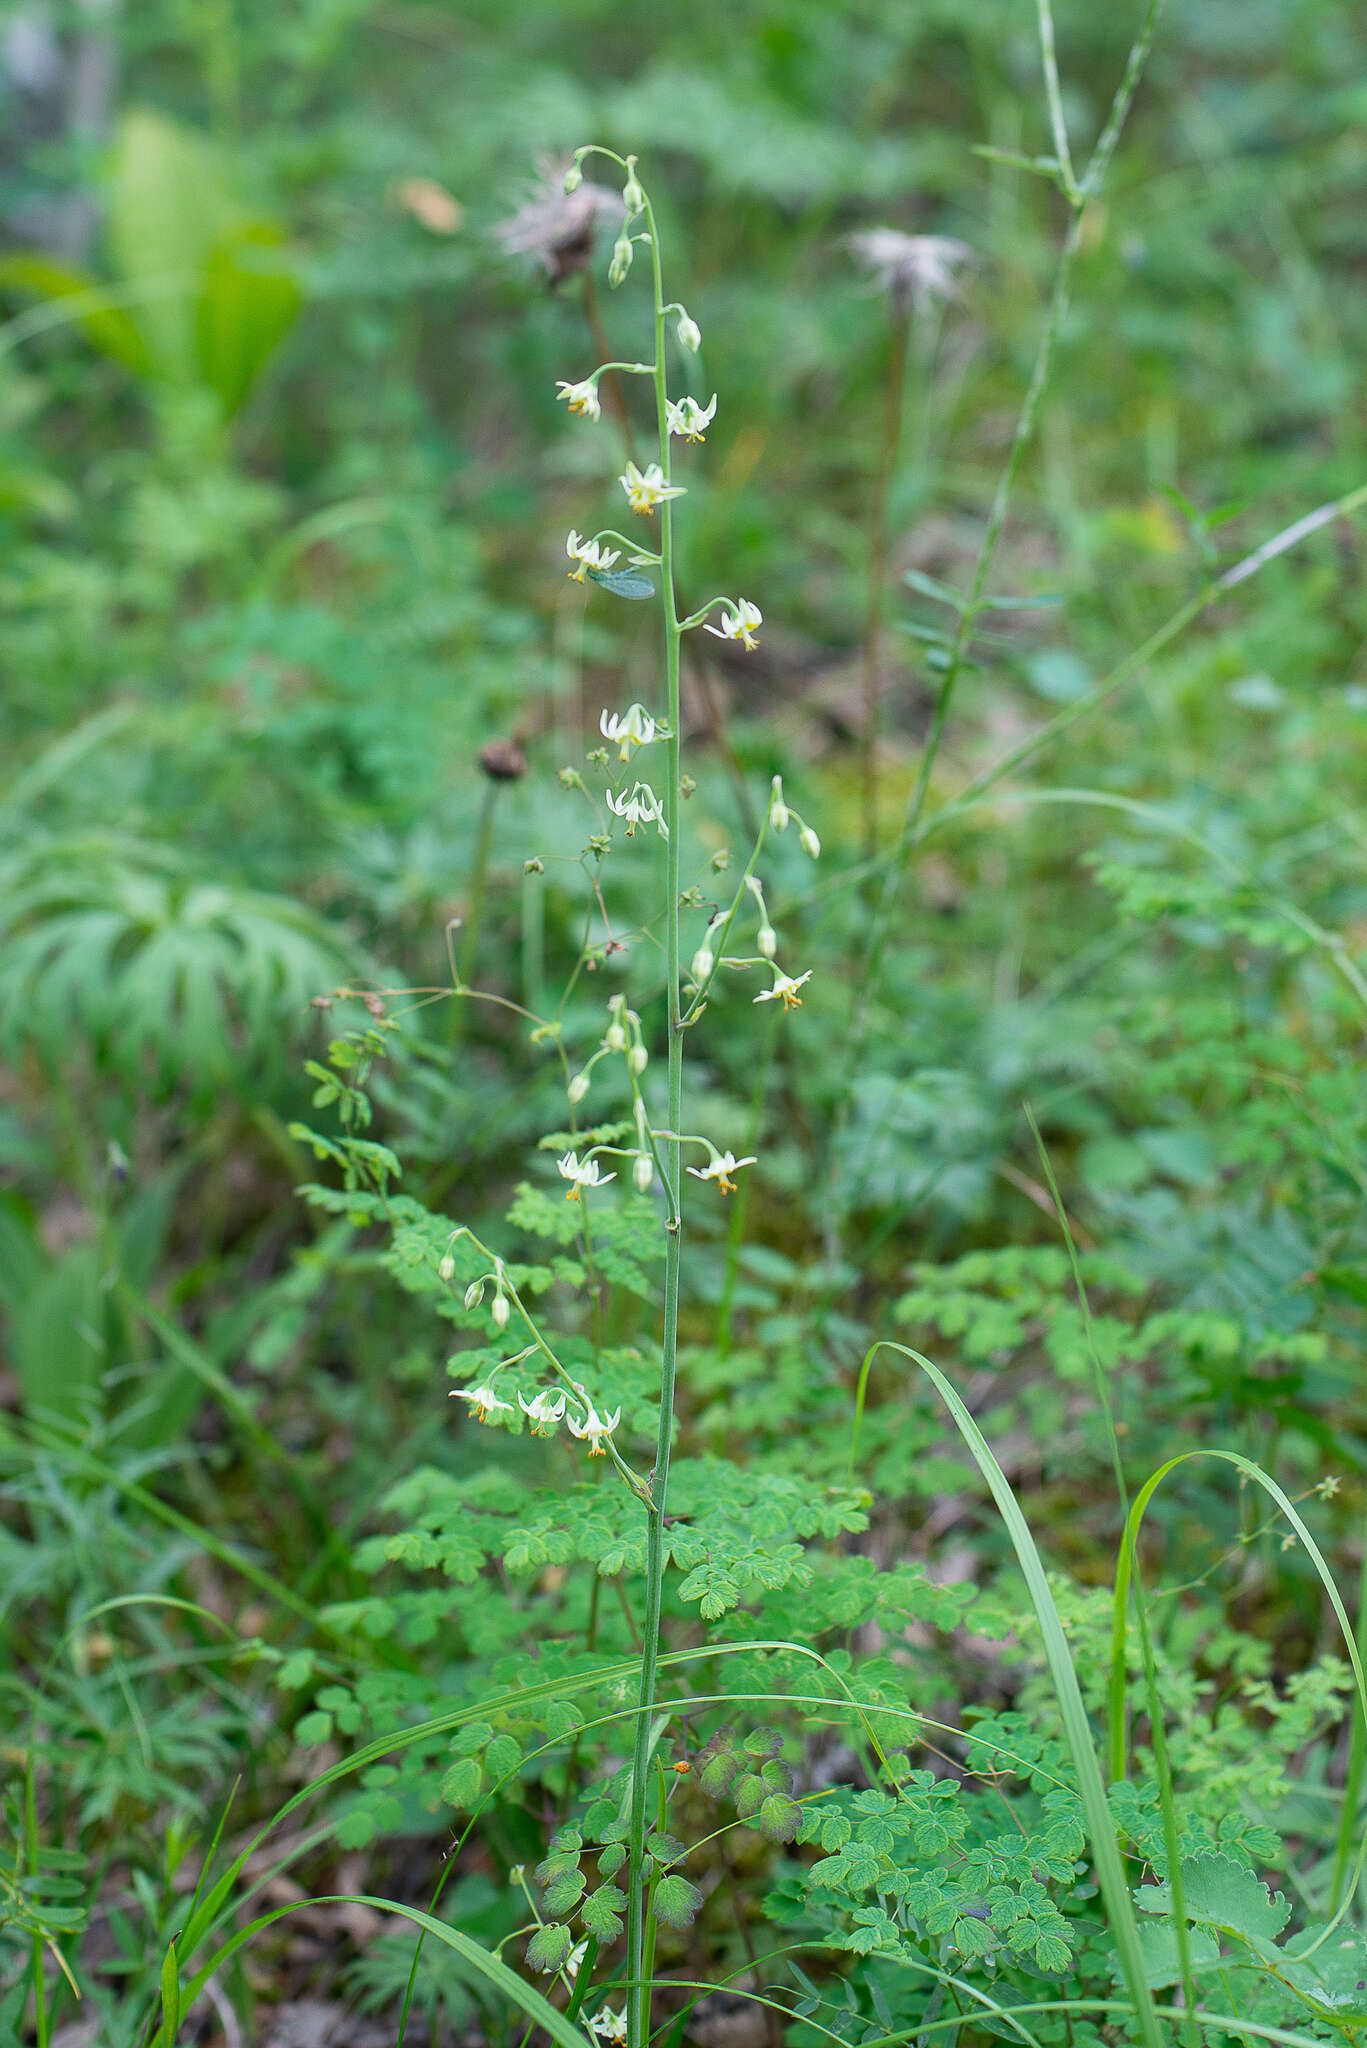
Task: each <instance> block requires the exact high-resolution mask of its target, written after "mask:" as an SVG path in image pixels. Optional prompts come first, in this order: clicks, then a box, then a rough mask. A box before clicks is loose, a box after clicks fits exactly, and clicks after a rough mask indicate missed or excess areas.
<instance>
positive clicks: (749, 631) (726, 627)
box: [703, 597, 764, 648]
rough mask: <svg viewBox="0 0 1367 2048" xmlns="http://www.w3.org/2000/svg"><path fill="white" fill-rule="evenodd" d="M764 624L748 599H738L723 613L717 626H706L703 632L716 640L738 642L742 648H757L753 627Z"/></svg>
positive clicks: (761, 614) (762, 618)
mask: <svg viewBox="0 0 1367 2048" xmlns="http://www.w3.org/2000/svg"><path fill="white" fill-rule="evenodd" d="M763 624H764V614H763V612H762V611H761V610H760V608H759V606H758V605H757V604H751V602H750V600H749V598H747V597H738V598H737V599H736V602H735V607H734V609H733V610H731V611H724V612H723V613H722V615H721V624H720V625H719V626H706V627H704V629H703V630H704V631H705V632H708V633H715V634H716V636H717V638H718V640H739V641H740V643H741V645H742V647H746V648H750V647H756V646H758V644H759V643H758V641H757V640H756V639H755V627H756V626H762V625H763Z"/></svg>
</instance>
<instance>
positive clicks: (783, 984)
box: [755, 967, 812, 1010]
mask: <svg viewBox="0 0 1367 2048" xmlns="http://www.w3.org/2000/svg"><path fill="white" fill-rule="evenodd" d="M811 978H812V970H811V968H810V967H809V968H808V969H807V972H806V973H805V974H799V975H796V976H794V975H791V974H779V973H778V972H777V970H775V973H774V985H773V987H772V988H766V989H765V990H764V991H763V993H762V994H761V995H757V996H756V997H755V1001H756V1002H757V1003H782V1005H783V1007H784V1009H785V1010H800V1009H801V1008H802V998H801V996H800V995H799V994H798V990H799V989H800V988H802V987H803V986H804V985H805V984H806V983H807V982H809V981H810V980H811Z"/></svg>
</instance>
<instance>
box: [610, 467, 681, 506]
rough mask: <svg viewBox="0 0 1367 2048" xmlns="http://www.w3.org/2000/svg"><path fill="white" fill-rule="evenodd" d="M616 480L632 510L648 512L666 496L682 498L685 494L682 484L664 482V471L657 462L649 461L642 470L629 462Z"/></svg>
mask: <svg viewBox="0 0 1367 2048" xmlns="http://www.w3.org/2000/svg"><path fill="white" fill-rule="evenodd" d="M617 481H618V483H619V484H620V485H621V486H622V489H623V490H624V491H625V492H626V494H627V503H628V504H629V505H630V506H631V509H632V511H633V512H646V513H650V512H653V511H654V510H655V507H656V506H657V505H659V504H662V503H663V502H664V500H665V499H666V498H682V497H683V496H684V495H685V493H684V487H683V485H682V484H667V483H666V482H665V473H664V471H663V470H662V469H661V467H660V465H659V463H658V462H652V463H649V464H648V465H647V466H646V468H645V469H644V470H639V469H638V468H637V467H636V464H635V463H634V462H629V463H628V464H627V466H626V469H625V470H624V471H623V473H622V475H621V476H619V477H618V479H617Z"/></svg>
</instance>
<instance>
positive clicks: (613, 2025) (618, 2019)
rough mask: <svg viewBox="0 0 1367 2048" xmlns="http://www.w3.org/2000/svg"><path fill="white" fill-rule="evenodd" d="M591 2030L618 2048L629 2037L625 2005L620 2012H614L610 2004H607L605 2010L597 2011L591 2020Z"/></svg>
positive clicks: (599, 2037)
mask: <svg viewBox="0 0 1367 2048" xmlns="http://www.w3.org/2000/svg"><path fill="white" fill-rule="evenodd" d="M589 2032H590V2033H591V2034H595V2035H596V2036H597V2038H598V2039H599V2040H600V2041H607V2042H610V2043H611V2044H612V2048H617V2044H618V2043H619V2042H622V2041H625V2040H626V2037H627V2009H626V2007H625V2006H623V2007H622V2010H621V2011H620V2012H614V2011H613V2009H612V2007H611V2006H610V2005H605V2006H604V2007H603V2010H602V2011H601V2012H596V2013H595V2014H594V2016H593V2018H592V2019H591V2020H590V2021H589Z"/></svg>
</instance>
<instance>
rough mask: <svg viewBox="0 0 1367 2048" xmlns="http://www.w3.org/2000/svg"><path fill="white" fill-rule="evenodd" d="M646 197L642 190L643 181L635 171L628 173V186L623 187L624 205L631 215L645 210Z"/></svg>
mask: <svg viewBox="0 0 1367 2048" xmlns="http://www.w3.org/2000/svg"><path fill="white" fill-rule="evenodd" d="M645 203H646V195H645V193H644V192H643V191H642V190H641V181H640V179H639V178H638V177H637V175H636V173H635V171H634V170H631V171H628V172H627V181H626V184H625V185H623V187H622V204H623V206H625V208H626V210H627V212H628V213H629V214H632V213H642V212H644V210H645Z"/></svg>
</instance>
